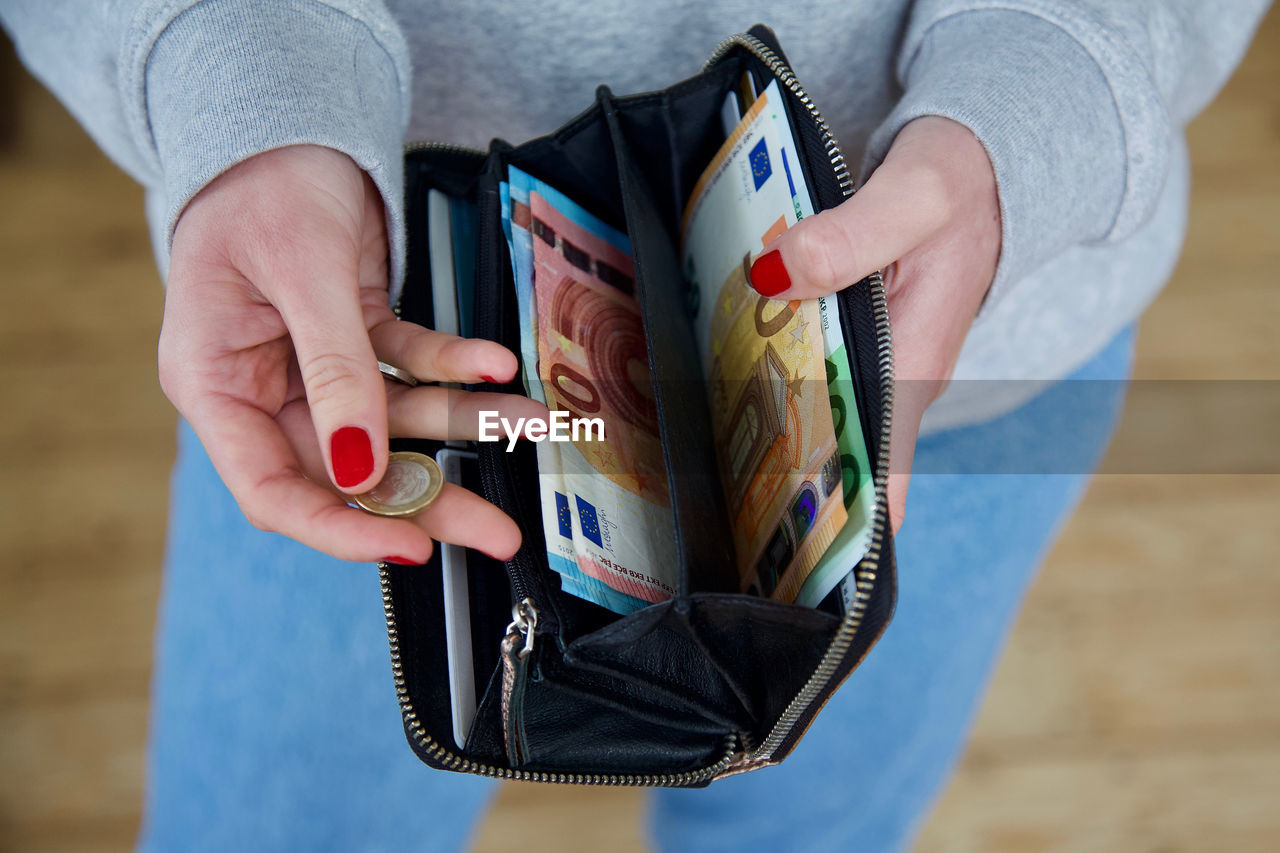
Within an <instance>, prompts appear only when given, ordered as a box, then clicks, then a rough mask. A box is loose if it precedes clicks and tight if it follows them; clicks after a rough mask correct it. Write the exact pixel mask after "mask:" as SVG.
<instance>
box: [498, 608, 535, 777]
mask: <svg viewBox="0 0 1280 853" xmlns="http://www.w3.org/2000/svg"><path fill="white" fill-rule="evenodd" d="M537 627H538V609H537V608H536V607H535V606H534V604H533V600H532V599H529V598H526V599H523V600H522V601H520V602H519V603H517V604H516V605H515V606H514V607H512V608H511V624H510V625H508V626H507V634H506V636H505V637H503V638H502V740H503V742H504V744H505V746H506V749H507V762H508V763H509V764H510V765H511V766H512V767H520V766H521V765H522V764H524V763H525V762H527V761H528V760H529V748H528V736H527V735H526V734H525V730H524V687H525V683H526V681H527V680H528V669H529V667H528V662H527V661H528V658H529V655H531V654H532V653H533V635H534V629H535V628H537Z"/></svg>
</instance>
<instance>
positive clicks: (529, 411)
mask: <svg viewBox="0 0 1280 853" xmlns="http://www.w3.org/2000/svg"><path fill="white" fill-rule="evenodd" d="M482 413H483V415H484V418H485V421H486V423H487V424H488V425H489V426H488V435H489V436H490V437H493V436H498V437H499V438H502V437H505V436H504V435H503V434H502V433H501V432H500V430H501V427H500V426H498V424H499V423H500V419H501V420H505V421H506V422H507V424H508V425H510V427H511V429H512V430H513V431H518V432H521V433H523V430H522V429H520V427H519V426H516V425H517V424H520V422H521V420H523V421H524V422H525V423H528V422H529V421H530V419H535V418H536V419H538V420H542V421H546V420H547V419H548V416H549V412H548V411H547V407H546V406H544V405H543V404H542V403H539V402H538V401H537V400H531V399H529V398H528V397H521V396H519V395H517V394H493V393H480V392H467V391H462V390H459V389H456V388H441V387H435V386H430V387H418V388H395V389H392V393H390V394H389V396H388V401H387V425H388V428H389V430H390V432H391V435H393V436H395V437H397V438H434V439H439V440H441V441H445V440H449V439H467V440H470V441H475V440H477V439H479V438H480V427H481V415H482Z"/></svg>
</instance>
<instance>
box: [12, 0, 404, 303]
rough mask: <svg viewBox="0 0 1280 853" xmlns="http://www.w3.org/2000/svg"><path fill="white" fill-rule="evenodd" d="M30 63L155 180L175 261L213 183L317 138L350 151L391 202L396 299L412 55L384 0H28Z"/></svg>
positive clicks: (162, 236)
mask: <svg viewBox="0 0 1280 853" xmlns="http://www.w3.org/2000/svg"><path fill="white" fill-rule="evenodd" d="M2 9H3V11H0V16H2V19H3V23H4V25H5V28H6V29H7V30H8V31H9V33H10V34H11V36H12V37H13V40H14V42H15V44H16V45H17V47H18V50H19V53H20V55H21V56H22V59H23V61H24V62H25V63H26V65H27V66H28V67H29V68H30V69H31V71H32V72H33V73H34V74H35V75H36V76H37V77H38V78H40V79H41V81H42V82H44V83H45V85H46V86H48V87H49V88H50V89H51V90H52V91H53V92H54V94H55V95H57V96H58V97H59V99H61V100H62V102H63V103H64V104H65V105H66V106H67V108H68V110H69V111H70V112H71V113H72V115H74V116H75V117H76V118H77V120H79V121H80V122H81V124H83V125H84V127H85V128H86V129H87V130H88V132H89V133H90V135H92V136H93V137H94V139H95V141H97V142H98V144H99V145H100V146H101V147H102V149H103V150H104V151H105V152H106V153H107V155H108V156H110V157H111V158H112V159H113V160H114V161H115V162H116V163H117V164H119V165H120V166H121V167H122V168H123V169H125V171H127V172H129V173H130V174H131V175H133V176H134V177H135V178H136V179H138V180H139V181H140V182H142V183H143V184H145V185H146V186H147V187H148V189H149V190H150V192H151V195H152V196H153V198H152V200H151V204H150V206H151V209H152V212H153V214H155V215H156V216H157V217H158V218H159V219H160V222H159V223H156V224H158V225H159V229H158V230H159V242H162V243H163V245H162V246H160V247H158V256H159V258H160V262H161V266H162V268H163V267H164V266H165V265H166V262H167V258H168V248H169V245H170V241H171V239H172V235H173V229H174V226H175V225H176V224H177V221H178V217H179V216H180V215H181V213H182V210H183V209H184V208H185V207H186V205H187V203H188V202H189V201H190V200H191V198H192V196H194V195H195V194H196V193H197V192H199V191H200V189H201V188H202V187H204V186H205V185H206V184H207V183H208V182H209V181H210V180H212V179H213V178H214V177H216V176H217V175H218V174H220V173H221V172H224V171H226V170H227V169H228V168H230V167H231V166H233V165H235V164H236V163H239V162H240V161H242V160H245V159H247V158H248V157H251V156H253V155H254V154H258V153H261V152H263V151H267V150H270V149H273V148H279V147H282V146H286V145H294V144H303V143H310V144H315V145H325V146H328V147H330V148H335V149H337V150H339V151H342V152H344V153H346V154H347V155H349V156H350V157H351V158H352V159H353V160H354V161H355V162H356V163H358V164H359V165H360V167H361V168H362V169H364V170H365V171H367V172H368V173H369V174H370V176H371V177H372V178H373V180H374V182H375V184H376V185H377V186H378V189H379V190H380V192H381V193H382V197H383V201H384V204H385V208H386V215H387V229H388V237H389V238H390V244H391V283H392V289H393V291H394V290H396V289H398V284H399V281H400V277H401V275H402V270H403V258H404V245H405V240H404V202H403V192H402V187H403V173H402V170H403V162H402V140H403V135H404V128H405V126H406V125H407V123H408V114H409V104H410V83H411V75H410V68H409V53H408V48H407V46H406V44H405V42H404V39H403V37H402V35H401V33H400V30H399V27H398V25H397V24H396V23H395V21H394V19H393V18H392V17H391V15H390V13H389V12H387V10H386V9H385V8H384V6H383V4H382V3H381V2H379V0H95V2H86V0H16V2H14V3H10V4H6V5H4V6H3V7H2Z"/></svg>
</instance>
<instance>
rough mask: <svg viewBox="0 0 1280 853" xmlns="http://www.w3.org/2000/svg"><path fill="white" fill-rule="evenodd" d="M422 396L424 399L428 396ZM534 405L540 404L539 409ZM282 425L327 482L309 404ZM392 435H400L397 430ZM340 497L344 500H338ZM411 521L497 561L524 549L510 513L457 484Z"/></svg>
mask: <svg viewBox="0 0 1280 853" xmlns="http://www.w3.org/2000/svg"><path fill="white" fill-rule="evenodd" d="M413 390H414V391H445V390H446V389H444V388H423V389H413ZM453 393H454V394H457V395H459V396H466V397H479V398H499V399H505V400H519V399H523V398H519V397H513V396H511V395H507V394H464V393H463V392H460V391H454V392H453ZM418 396H419V397H422V395H418ZM528 402H533V401H528ZM534 405H538V404H537V403H535V404H534ZM395 410H396V407H395V405H394V404H393V405H392V406H391V411H392V412H393V413H394V412H395ZM544 412H545V410H544ZM276 420H277V422H278V423H279V424H280V428H281V430H283V432H284V434H285V436H286V437H287V438H288V440H289V442H290V444H291V445H292V446H293V448H294V451H295V452H296V453H297V455H298V459H299V461H300V463H301V465H302V470H303V471H305V472H307V473H308V475H309V476H312V477H319V478H320V479H321V482H323V478H324V476H325V469H324V458H323V456H322V455H321V453H320V447H319V446H318V445H317V444H316V439H315V431H314V430H312V428H311V421H310V418H309V416H308V414H307V405H306V402H305V401H303V400H297V401H295V402H294V403H290V404H289V405H288V406H286V407H285V408H284V409H282V410H281V411H280V414H279V415H277V416H276ZM394 422H395V421H394V415H393V418H392V423H393V424H394ZM392 431H393V432H394V431H395V427H394V426H393V427H392ZM335 497H338V495H336V494H335ZM338 499H339V500H341V499H342V498H341V497H338ZM406 521H407V522H408V523H411V524H413V525H415V526H416V527H418V528H419V529H420V530H421V531H423V532H424V533H425V534H426V535H427V536H429V537H430V538H431V539H436V540H439V541H442V542H451V543H453V544H455V545H462V546H465V547H468V548H475V549H476V550H478V551H482V552H483V553H485V554H488V555H489V556H491V557H493V558H494V559H495V560H509V559H511V556H512V555H513V554H515V552H516V550H517V549H518V548H519V547H520V539H521V537H520V528H519V527H517V526H516V523H515V522H514V521H512V520H511V519H510V518H509V517H508V516H507V515H506V513H504V512H502V510H500V509H498V508H497V507H496V506H494V505H493V504H491V503H489V502H488V501H486V500H484V499H483V498H481V497H480V496H479V495H476V494H474V493H472V492H470V491H468V490H467V489H464V488H462V487H460V486H456V485H454V484H452V483H445V484H444V488H443V489H442V490H441V492H440V496H439V497H438V498H436V500H435V501H434V502H433V503H432V504H431V506H429V507H428V508H427V509H426V510H424V511H423V512H422V513H421V514H419V515H416V516H413V517H411V518H409V519H406ZM388 553H393V552H388ZM394 553H400V552H394ZM411 553H413V554H419V553H421V552H420V551H412V552H411ZM430 553H431V552H430V550H428V551H427V552H426V555H425V556H423V557H422V560H421V562H426V559H427V556H429V555H430Z"/></svg>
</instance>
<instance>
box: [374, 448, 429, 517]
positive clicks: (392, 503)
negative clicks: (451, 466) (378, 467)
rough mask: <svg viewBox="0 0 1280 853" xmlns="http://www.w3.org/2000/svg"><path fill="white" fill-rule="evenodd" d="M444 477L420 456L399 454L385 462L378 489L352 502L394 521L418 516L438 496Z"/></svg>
mask: <svg viewBox="0 0 1280 853" xmlns="http://www.w3.org/2000/svg"><path fill="white" fill-rule="evenodd" d="M443 486H444V474H443V472H441V470H440V466H439V465H437V464H436V460H434V459H432V458H431V457H430V456H425V455H423V454H421V453H413V452H410V451H407V450H398V451H396V452H395V453H392V454H391V458H390V459H389V460H388V461H387V473H386V474H384V475H383V476H382V480H381V481H380V482H379V483H378V485H376V486H374V487H373V488H372V489H371V490H369V491H367V492H365V493H364V494H362V495H353V496H352V499H353V500H354V501H355V502H356V503H357V504H359V505H360V507H361V508H362V509H366V510H368V511H369V512H371V513H374V514H375V515H387V516H392V517H397V518H403V517H405V516H410V515H417V514H418V513H420V512H422V511H423V510H424V509H426V508H427V507H429V506H431V504H432V502H433V501H435V499H436V498H438V497H439V496H440V489H441V488H442V487H443Z"/></svg>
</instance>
